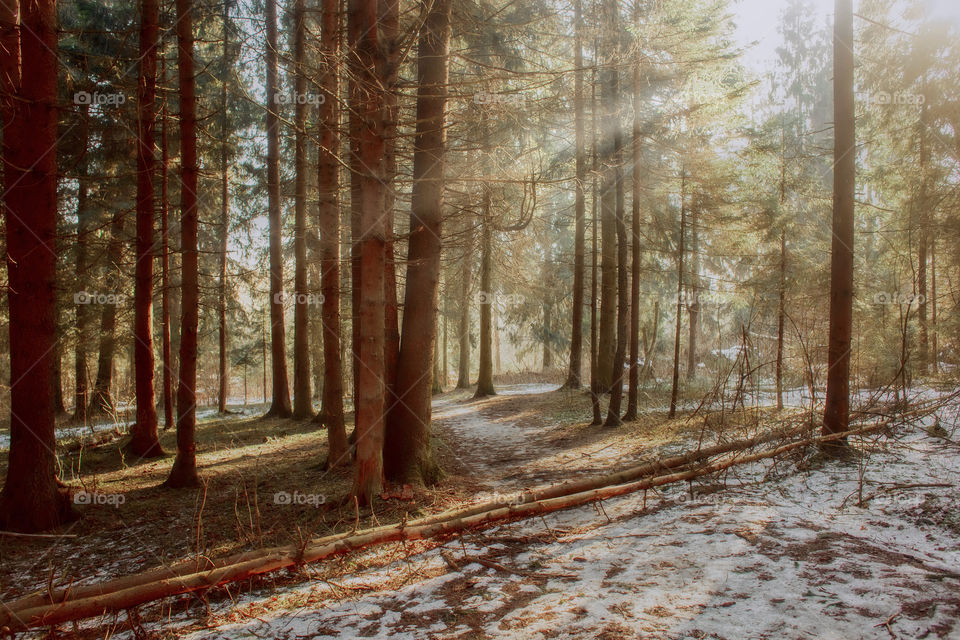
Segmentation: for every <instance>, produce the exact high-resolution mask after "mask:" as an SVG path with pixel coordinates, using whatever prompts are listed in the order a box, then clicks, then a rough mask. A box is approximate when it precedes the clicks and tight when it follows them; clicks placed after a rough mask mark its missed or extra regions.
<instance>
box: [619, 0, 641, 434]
mask: <svg viewBox="0 0 960 640" xmlns="http://www.w3.org/2000/svg"><path fill="white" fill-rule="evenodd" d="M633 23H634V25H635V26H636V27H637V28H639V26H640V3H639V2H637V3H635V4H634V9H633ZM640 81H641V78H640V58H639V56H637V57H636V59H635V60H634V63H633V131H632V140H631V143H632V144H631V150H632V152H633V158H632V160H633V162H632V163H631V164H632V166H633V174H632V179H631V185H632V187H633V193H632V197H631V199H630V200H631V201H630V206H631V208H630V379H629V382H628V391H627V411H626V413H624V415H623V419H624V420H627V421H630V420H636V419H637V404H638V401H639V394H640V363H639V360H640V185H641V182H640V164H641V150H642V147H641V146H640V145H641V138H640Z"/></svg>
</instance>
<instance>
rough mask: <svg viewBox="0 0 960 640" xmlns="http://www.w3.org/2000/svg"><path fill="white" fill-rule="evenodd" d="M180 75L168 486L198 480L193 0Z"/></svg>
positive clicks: (184, 18) (185, 3) (187, 10)
mask: <svg viewBox="0 0 960 640" xmlns="http://www.w3.org/2000/svg"><path fill="white" fill-rule="evenodd" d="M176 6H177V27H176V28H177V76H178V81H179V85H180V185H181V186H180V209H181V212H180V249H181V255H182V257H181V261H180V264H181V274H182V275H181V304H182V306H183V309H182V311H181V314H180V371H179V381H178V384H177V457H176V459H174V462H173V468H172V469H171V470H170V477H168V478H167V481H166V483H165V485H166V486H168V487H172V488H179V487H196V486H199V485H200V478H199V476H198V475H197V445H196V442H195V439H194V433H195V431H196V427H197V391H196V389H197V330H198V325H199V315H200V286H199V262H198V257H199V256H198V252H197V230H198V226H199V225H198V215H197V174H198V170H197V115H196V113H197V111H196V109H197V106H196V104H197V100H196V78H195V77H194V65H193V2H192V0H177V5H176Z"/></svg>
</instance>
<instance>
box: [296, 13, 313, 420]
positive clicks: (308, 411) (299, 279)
mask: <svg viewBox="0 0 960 640" xmlns="http://www.w3.org/2000/svg"><path fill="white" fill-rule="evenodd" d="M305 14H306V8H305V3H304V0H295V1H294V5H293V25H294V27H293V29H294V45H293V66H294V70H293V72H294V76H295V78H296V81H295V89H294V90H295V92H296V95H297V98H298V99H297V101H296V107H295V109H296V111H295V115H294V129H295V132H294V135H295V137H296V141H295V151H294V154H295V157H294V167H295V172H296V176H295V185H294V235H293V252H294V257H295V266H294V290H295V292H296V296H295V300H294V301H293V417H294V418H297V419H298V420H306V419H307V418H312V417H313V392H312V390H311V388H310V386H311V385H310V382H311V381H310V315H309V307H308V303H309V293H310V291H309V289H308V282H307V108H308V106H309V105H308V104H307V103H306V101H305V99H304V98H303V97H302V96H305V94H306V92H307V77H306V75H305V73H304V69H303V64H304V49H305V42H304V41H305V38H306V24H305V21H306V15H305Z"/></svg>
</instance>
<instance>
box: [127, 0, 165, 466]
mask: <svg viewBox="0 0 960 640" xmlns="http://www.w3.org/2000/svg"><path fill="white" fill-rule="evenodd" d="M159 20H160V8H159V2H158V0H141V2H140V81H139V85H138V90H137V122H138V125H139V130H138V132H137V133H138V135H137V266H136V279H135V283H134V287H135V288H134V330H133V337H134V348H133V351H134V360H135V368H136V398H137V422H136V423H135V424H134V426H133V428H131V430H130V431H131V435H132V438H131V440H130V445H129V446H130V451H131V452H132V453H133V454H134V455H137V456H140V457H141V458H154V457H157V456H162V455H163V449H161V448H160V441H159V439H158V438H157V405H156V397H155V396H154V390H153V376H154V367H155V364H156V362H155V360H154V355H153V255H154V254H153V222H154V221H153V217H154V197H153V174H154V172H155V171H156V169H155V165H156V159H155V157H154V155H153V153H154V152H153V130H154V126H155V121H156V107H155V101H156V96H157V35H158V32H159V26H158V23H159Z"/></svg>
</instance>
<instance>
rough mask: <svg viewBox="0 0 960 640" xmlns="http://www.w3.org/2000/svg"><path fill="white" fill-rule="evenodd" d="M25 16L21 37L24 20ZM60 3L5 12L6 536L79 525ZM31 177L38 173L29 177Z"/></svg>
mask: <svg viewBox="0 0 960 640" xmlns="http://www.w3.org/2000/svg"><path fill="white" fill-rule="evenodd" d="M18 11H19V14H20V27H19V28H18V26H17V14H18ZM56 19H57V15H56V6H55V3H54V2H53V0H33V1H31V2H27V3H25V4H24V5H23V7H22V8H21V7H18V2H17V0H6V1H5V2H3V3H2V6H0V44H2V46H0V89H2V93H0V110H2V116H3V169H4V171H3V175H4V183H5V192H4V205H5V206H4V211H5V221H6V251H7V278H8V285H9V288H8V297H7V300H8V305H9V306H8V308H9V314H10V315H9V317H10V324H9V330H10V380H11V385H10V416H11V419H10V452H9V456H8V466H7V477H6V482H5V483H4V486H3V491H2V493H0V527H2V528H4V529H10V530H15V531H27V532H30V531H42V530H45V529H51V528H53V527H56V526H57V525H59V524H61V523H63V522H65V521H66V520H68V519H70V518H71V517H72V512H71V509H70V505H69V501H68V500H67V499H66V495H65V494H61V493H60V492H59V491H58V489H57V482H56V478H55V475H54V474H55V473H56V455H55V453H54V447H55V438H54V419H55V417H54V414H53V398H52V397H51V393H52V390H53V385H52V384H51V378H52V376H53V368H54V367H53V350H54V345H55V343H56V339H57V336H56V315H55V314H56V298H55V296H56V266H57V257H56V251H55V242H56V234H57V155H56V153H57V152H56V149H57V144H56V140H57V110H56V103H57V58H56V51H57V23H56ZM25 167H28V168H26V169H25Z"/></svg>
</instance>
